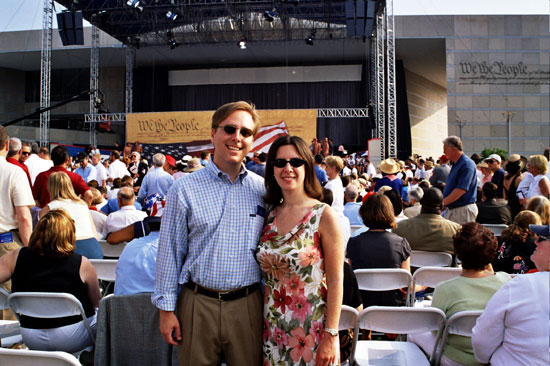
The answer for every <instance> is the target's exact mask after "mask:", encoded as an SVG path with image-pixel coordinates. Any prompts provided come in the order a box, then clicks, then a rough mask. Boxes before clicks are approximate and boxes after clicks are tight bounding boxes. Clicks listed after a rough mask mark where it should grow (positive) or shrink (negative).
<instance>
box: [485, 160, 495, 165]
mask: <svg viewBox="0 0 550 366" xmlns="http://www.w3.org/2000/svg"><path fill="white" fill-rule="evenodd" d="M485 161H486V162H487V164H493V163H494V162H495V161H494V160H485Z"/></svg>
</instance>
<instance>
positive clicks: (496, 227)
mask: <svg viewBox="0 0 550 366" xmlns="http://www.w3.org/2000/svg"><path fill="white" fill-rule="evenodd" d="M481 225H483V226H485V227H486V228H487V229H489V230H491V231H492V232H493V234H495V236H500V234H502V232H503V231H504V230H505V229H508V225H506V224H481Z"/></svg>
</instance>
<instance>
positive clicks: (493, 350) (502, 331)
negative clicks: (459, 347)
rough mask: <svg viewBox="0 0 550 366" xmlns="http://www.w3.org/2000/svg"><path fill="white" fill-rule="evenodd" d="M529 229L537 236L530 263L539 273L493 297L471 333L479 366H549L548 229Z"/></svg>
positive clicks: (523, 277) (522, 278) (513, 282)
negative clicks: (480, 365) (482, 365)
mask: <svg viewBox="0 0 550 366" xmlns="http://www.w3.org/2000/svg"><path fill="white" fill-rule="evenodd" d="M529 228H530V229H531V231H532V232H534V233H535V234H537V235H538V239H537V242H536V245H537V249H536V250H535V252H534V253H533V254H532V255H531V260H532V261H533V262H534V263H535V265H536V266H537V269H538V270H539V272H537V273H531V274H522V275H518V276H516V277H515V278H514V279H513V280H511V281H510V282H508V283H507V284H505V285H504V286H502V287H501V288H500V289H499V290H498V291H497V292H496V293H495V294H494V295H493V297H492V298H491V300H490V301H489V303H488V304H487V307H486V308H485V310H484V311H483V314H482V315H481V317H479V319H478V320H477V323H476V326H475V327H474V329H473V334H472V345H473V348H474V354H475V357H476V359H477V360H478V361H479V362H482V363H490V364H491V365H493V366H500V365H530V366H539V365H540V366H547V365H550V347H549V342H548V339H549V336H550V327H549V318H548V314H549V311H550V304H549V299H548V294H549V293H550V287H549V271H550V239H549V238H548V236H549V235H550V230H549V228H550V226H548V225H544V226H542V225H529Z"/></svg>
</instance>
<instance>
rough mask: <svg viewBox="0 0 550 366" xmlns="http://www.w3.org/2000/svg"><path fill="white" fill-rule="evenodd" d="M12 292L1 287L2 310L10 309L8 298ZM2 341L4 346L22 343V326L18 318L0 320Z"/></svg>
mask: <svg viewBox="0 0 550 366" xmlns="http://www.w3.org/2000/svg"><path fill="white" fill-rule="evenodd" d="M9 296H10V293H9V292H8V291H6V290H4V289H3V288H0V310H5V309H9V308H10V305H9V303H8V298H9ZM0 342H1V345H2V347H7V346H12V345H14V344H16V343H22V342H23V338H21V328H20V327H19V322H18V321H17V320H0Z"/></svg>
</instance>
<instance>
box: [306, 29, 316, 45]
mask: <svg viewBox="0 0 550 366" xmlns="http://www.w3.org/2000/svg"><path fill="white" fill-rule="evenodd" d="M315 33H317V31H316V30H315V29H314V30H312V31H311V34H310V35H309V36H308V37H307V38H306V39H305V41H306V44H307V45H308V46H313V40H314V39H315Z"/></svg>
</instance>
